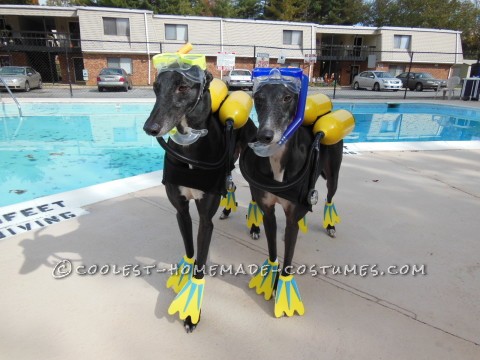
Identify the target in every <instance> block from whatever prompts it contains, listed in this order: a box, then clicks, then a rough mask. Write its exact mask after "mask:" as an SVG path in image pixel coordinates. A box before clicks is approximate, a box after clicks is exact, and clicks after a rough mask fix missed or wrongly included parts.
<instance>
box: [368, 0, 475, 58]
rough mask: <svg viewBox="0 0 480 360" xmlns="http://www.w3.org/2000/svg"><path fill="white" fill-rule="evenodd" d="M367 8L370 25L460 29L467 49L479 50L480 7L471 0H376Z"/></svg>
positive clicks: (465, 49) (470, 50)
mask: <svg viewBox="0 0 480 360" xmlns="http://www.w3.org/2000/svg"><path fill="white" fill-rule="evenodd" d="M368 8H369V11H368V15H369V16H368V19H367V21H366V24H367V25H373V26H401V27H419V28H433V29H448V30H457V31H461V32H462V45H463V50H464V52H465V53H469V52H477V53H478V51H479V50H480V49H479V47H480V30H479V26H480V23H479V19H480V10H479V9H478V8H476V7H475V4H474V3H473V2H471V1H470V0H374V1H372V2H371V3H370V4H369V5H368Z"/></svg>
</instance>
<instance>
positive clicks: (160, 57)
mask: <svg viewBox="0 0 480 360" xmlns="http://www.w3.org/2000/svg"><path fill="white" fill-rule="evenodd" d="M152 63H153V66H154V67H155V68H156V69H157V74H160V73H162V72H165V71H176V72H178V73H180V74H182V75H183V76H185V77H186V78H187V79H189V80H191V81H193V82H196V83H202V82H204V81H205V70H206V69H207V61H206V58H205V55H203V54H180V53H164V54H157V55H155V56H154V57H153V58H152Z"/></svg>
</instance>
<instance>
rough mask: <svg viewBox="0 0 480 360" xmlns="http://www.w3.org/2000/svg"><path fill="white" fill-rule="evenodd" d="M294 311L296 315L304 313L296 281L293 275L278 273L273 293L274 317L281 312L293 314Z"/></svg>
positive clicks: (279, 315) (288, 314) (281, 314)
mask: <svg viewBox="0 0 480 360" xmlns="http://www.w3.org/2000/svg"><path fill="white" fill-rule="evenodd" d="M295 311H296V312H297V314H298V315H303V314H305V308H304V306H303V302H302V298H301V297H300V291H299V290H298V286H297V282H296V281H295V278H294V277H293V275H287V276H282V275H280V276H279V277H278V284H277V292H276V294H275V317H277V318H278V317H281V316H283V314H285V315H287V316H293V315H294V314H295Z"/></svg>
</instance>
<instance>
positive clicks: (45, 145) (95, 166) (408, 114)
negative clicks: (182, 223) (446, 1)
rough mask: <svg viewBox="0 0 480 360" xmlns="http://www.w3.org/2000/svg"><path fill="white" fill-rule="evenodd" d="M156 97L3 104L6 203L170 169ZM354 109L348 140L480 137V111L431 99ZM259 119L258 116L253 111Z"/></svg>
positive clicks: (0, 179) (2, 197)
mask: <svg viewBox="0 0 480 360" xmlns="http://www.w3.org/2000/svg"><path fill="white" fill-rule="evenodd" d="M152 106H153V102H143V103H124V102H122V103H115V102H114V103H111V102H110V103H91V102H90V103H30V104H29V103H24V104H22V110H23V114H24V117H23V118H22V119H20V118H19V117H18V111H17V108H16V106H15V105H14V104H10V103H8V104H5V103H3V104H2V107H1V108H0V119H1V121H2V124H1V125H0V159H1V167H0V206H5V205H9V204H14V203H19V202H23V201H27V200H31V199H35V198H38V197H41V196H46V195H50V194H55V193H60V192H64V191H70V190H74V189H79V188H83V187H86V186H89V185H94V184H99V183H104V182H107V181H111V180H116V179H122V178H126V177H130V176H134V175H138V174H144V173H149V172H153V171H156V170H161V169H162V168H163V149H162V148H161V147H160V146H159V145H158V143H157V141H156V140H155V139H154V138H152V137H149V136H147V135H146V134H145V133H144V131H143V130H142V127H143V124H144V122H145V120H146V118H147V116H148V114H149V113H150V110H151V108H152ZM334 109H347V110H350V111H352V112H353V113H354V115H355V119H356V127H355V129H354V131H353V133H352V134H350V135H349V136H348V137H347V138H346V139H345V142H347V143H358V142H405V141H409V142H410V141H469V140H478V139H480V122H479V119H480V111H479V110H476V109H469V108H461V107H451V106H442V105H432V104H409V103H405V104H367V103H361V104H354V103H336V104H335V106H334ZM252 118H254V119H255V118H256V115H255V114H254V113H252Z"/></svg>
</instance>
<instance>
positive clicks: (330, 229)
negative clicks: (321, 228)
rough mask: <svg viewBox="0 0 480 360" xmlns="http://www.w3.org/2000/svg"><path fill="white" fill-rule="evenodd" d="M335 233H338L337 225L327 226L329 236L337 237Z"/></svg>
mask: <svg viewBox="0 0 480 360" xmlns="http://www.w3.org/2000/svg"><path fill="white" fill-rule="evenodd" d="M335 233H336V230H335V226H331V225H328V226H327V234H328V236H330V237H331V238H335V237H336V235H335Z"/></svg>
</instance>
